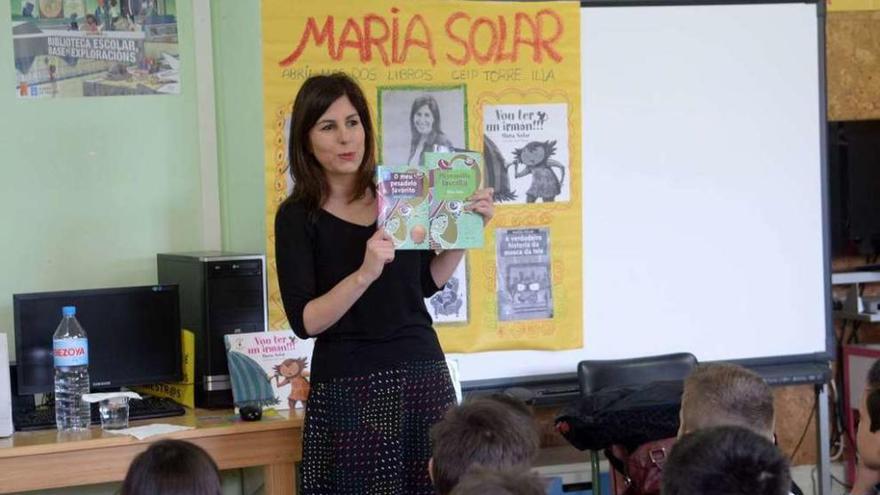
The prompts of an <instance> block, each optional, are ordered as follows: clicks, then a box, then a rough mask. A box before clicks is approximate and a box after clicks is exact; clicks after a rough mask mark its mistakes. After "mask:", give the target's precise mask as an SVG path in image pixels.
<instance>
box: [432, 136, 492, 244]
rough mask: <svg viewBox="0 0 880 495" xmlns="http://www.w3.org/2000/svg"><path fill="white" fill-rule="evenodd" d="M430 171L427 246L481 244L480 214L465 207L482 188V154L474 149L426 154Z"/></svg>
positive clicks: (481, 222)
mask: <svg viewBox="0 0 880 495" xmlns="http://www.w3.org/2000/svg"><path fill="white" fill-rule="evenodd" d="M424 165H425V168H427V169H428V170H429V171H430V198H429V199H430V202H429V210H428V222H429V233H430V234H429V241H430V249H471V248H481V247H483V217H482V216H481V215H480V214H478V213H474V212H472V211H469V210H468V209H466V208H465V207H466V206H467V205H468V201H469V199H470V197H471V196H473V194H474V193H475V192H476V191H477V190H478V189H480V188H481V187H482V181H483V155H482V154H480V153H477V152H473V151H449V152H431V153H425V157H424Z"/></svg>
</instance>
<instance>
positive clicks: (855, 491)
mask: <svg viewBox="0 0 880 495" xmlns="http://www.w3.org/2000/svg"><path fill="white" fill-rule="evenodd" d="M856 451H857V452H858V455H859V461H858V466H857V467H856V480H855V483H854V484H853V487H852V495H875V494H880V361H875V362H874V364H873V365H871V369H870V370H868V377H867V380H866V381H865V388H864V390H862V397H861V399H860V400H859V424H858V427H857V429H856Z"/></svg>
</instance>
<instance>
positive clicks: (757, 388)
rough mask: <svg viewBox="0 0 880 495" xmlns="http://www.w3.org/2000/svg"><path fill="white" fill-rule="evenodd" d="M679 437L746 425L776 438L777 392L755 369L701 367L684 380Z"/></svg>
mask: <svg viewBox="0 0 880 495" xmlns="http://www.w3.org/2000/svg"><path fill="white" fill-rule="evenodd" d="M679 416H680V420H681V421H680V425H679V436H681V435H684V434H685V433H690V432H692V431H696V430H699V429H702V428H708V427H712V426H742V427H743V428H748V429H750V430H752V431H754V432H755V433H757V434H759V435H761V436H763V437H765V438H767V439H768V440H773V430H774V422H775V418H774V412H773V392H772V391H771V390H770V386H769V385H767V382H765V381H764V379H763V378H761V376H760V375H758V374H757V373H755V372H754V371H751V370H748V369H746V368H743V367H742V366H739V365H736V364H729V363H717V364H704V365H700V366H698V367H697V368H696V369H694V371H692V372H691V374H690V375H688V377H687V378H686V379H685V381H684V392H683V393H682V396H681V413H680V414H679Z"/></svg>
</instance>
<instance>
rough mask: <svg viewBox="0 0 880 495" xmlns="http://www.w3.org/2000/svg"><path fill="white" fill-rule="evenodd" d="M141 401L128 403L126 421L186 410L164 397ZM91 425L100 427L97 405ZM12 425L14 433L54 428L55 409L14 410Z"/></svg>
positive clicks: (158, 416)
mask: <svg viewBox="0 0 880 495" xmlns="http://www.w3.org/2000/svg"><path fill="white" fill-rule="evenodd" d="M143 397H144V398H143V400H135V399H131V400H129V401H128V420H129V421H136V420H138V419H152V418H167V417H170V416H183V415H184V414H185V413H186V409H184V407H183V406H181V405H180V404H178V403H176V402H174V401H173V400H171V399H168V398H165V397H154V396H151V395H147V396H143ZM91 412H92V424H93V425H100V424H101V416H100V415H99V413H98V404H97V403H94V404H92V411H91ZM12 423H13V424H14V425H15V430H16V431H31V430H45V429H50V428H55V408H54V407H52V406H40V407H38V408H36V409H29V410H15V411H13V413H12Z"/></svg>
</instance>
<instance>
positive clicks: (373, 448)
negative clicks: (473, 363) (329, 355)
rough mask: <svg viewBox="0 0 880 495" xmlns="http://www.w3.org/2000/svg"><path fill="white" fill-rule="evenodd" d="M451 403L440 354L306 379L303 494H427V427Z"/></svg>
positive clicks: (451, 392) (429, 492) (452, 396)
mask: <svg viewBox="0 0 880 495" xmlns="http://www.w3.org/2000/svg"><path fill="white" fill-rule="evenodd" d="M454 403H455V392H454V390H453V388H452V382H451V381H450V379H449V372H448V370H447V368H446V363H445V362H444V361H419V362H411V363H401V364H400V365H398V366H397V367H395V368H392V369H388V370H383V371H377V372H375V373H371V374H369V375H366V376H359V377H351V378H339V379H333V380H329V381H325V382H320V381H318V382H313V383H312V389H311V393H310V395H309V401H308V403H307V405H306V419H305V427H304V431H303V462H302V492H303V494H305V495H331V494H332V495H348V494H370V495H385V494H388V495H397V494H399V495H419V494H425V495H432V494H433V493H434V489H433V488H432V486H431V480H430V478H429V477H428V459H430V457H431V444H430V439H429V436H428V433H429V431H430V429H431V426H433V425H434V423H436V422H437V421H439V420H440V418H442V417H443V414H444V413H445V412H446V410H447V409H449V407H450V406H452V405H453V404H454Z"/></svg>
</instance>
